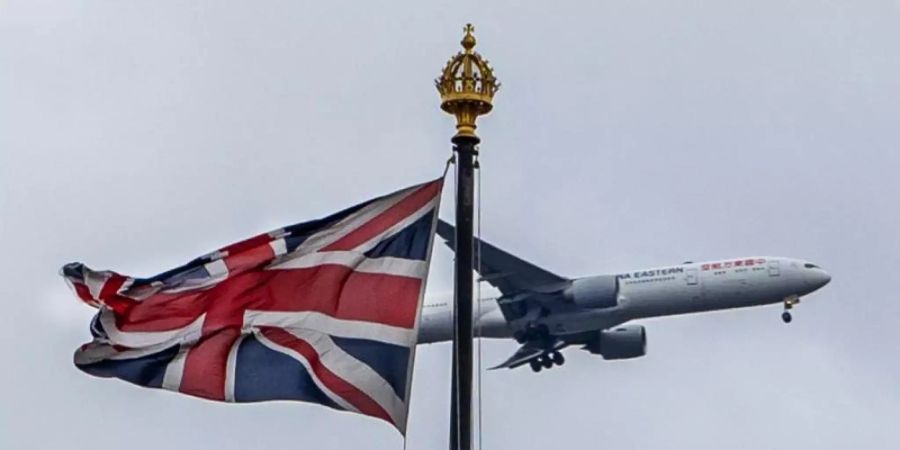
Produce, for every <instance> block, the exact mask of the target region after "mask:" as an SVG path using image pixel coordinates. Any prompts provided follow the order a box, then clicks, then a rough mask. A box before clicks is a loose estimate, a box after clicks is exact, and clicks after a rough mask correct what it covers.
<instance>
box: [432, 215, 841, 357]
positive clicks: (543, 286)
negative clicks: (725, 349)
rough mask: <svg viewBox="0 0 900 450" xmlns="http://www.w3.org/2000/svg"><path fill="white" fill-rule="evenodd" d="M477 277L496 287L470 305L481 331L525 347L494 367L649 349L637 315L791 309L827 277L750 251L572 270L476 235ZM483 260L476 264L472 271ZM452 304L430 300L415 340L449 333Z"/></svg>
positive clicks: (807, 265)
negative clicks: (566, 272) (593, 271)
mask: <svg viewBox="0 0 900 450" xmlns="http://www.w3.org/2000/svg"><path fill="white" fill-rule="evenodd" d="M437 233H438V235H439V236H440V237H441V238H442V239H443V240H444V243H445V244H446V245H447V246H449V247H450V249H451V250H453V249H454V248H455V244H454V240H455V239H454V228H453V226H452V225H450V224H448V223H447V222H444V221H443V220H440V221H439V222H438V226H437ZM475 248H476V260H477V252H478V250H479V249H480V252H481V261H480V271H479V272H480V273H479V275H480V279H479V282H487V283H489V284H490V285H492V286H493V287H494V288H496V289H497V290H499V295H498V296H496V297H492V298H485V299H482V303H481V304H480V305H478V306H477V307H475V308H474V311H475V314H478V316H477V317H474V321H475V330H476V336H478V337H485V338H513V339H515V340H516V341H518V342H519V343H520V344H521V347H520V348H519V349H518V350H517V351H516V352H515V353H514V354H513V355H512V356H510V357H509V359H507V360H506V361H504V362H503V363H501V364H499V365H497V366H496V367H492V369H500V368H509V369H514V368H516V367H519V366H523V365H526V364H528V365H529V366H530V367H531V369H532V370H533V371H535V372H540V371H541V370H542V369H550V368H552V367H554V366H561V365H563V363H564V362H565V358H564V357H563V355H562V353H561V350H562V349H564V348H566V347H569V346H581V348H582V349H584V350H587V351H588V352H590V353H592V354H597V355H600V356H601V357H603V359H605V360H619V359H630V358H637V357H641V356H644V355H645V354H646V351H647V332H646V331H645V329H644V327H643V326H641V325H634V324H626V323H627V322H630V321H632V320H635V319H644V318H649V317H660V316H671V315H676V314H689V313H698V312H705V311H715V310H721V309H730V308H743V307H749V306H761V305H768V304H775V303H782V304H783V305H784V312H783V313H782V316H781V317H782V320H783V321H784V322H785V323H790V322H791V320H792V316H791V312H790V311H791V309H793V307H794V306H796V305H797V303H799V302H800V298H801V297H802V296H805V295H808V294H810V293H812V292H814V291H816V290H818V289H819V288H821V287H823V286H825V285H826V284H828V282H829V281H831V276H830V275H829V274H828V273H827V272H826V271H825V270H824V269H822V268H821V267H819V266H817V265H815V264H813V263H811V262H808V261H803V260H800V259H795V258H782V257H768V256H752V257H744V258H730V259H724V260H718V261H709V262H690V261H688V262H684V263H682V264H676V265H671V266H664V267H657V268H651V269H644V270H635V271H630V272H623V273H615V274H604V275H596V276H589V277H583V278H574V279H572V278H566V277H562V276H559V275H556V274H554V273H552V272H550V271H548V270H546V269H543V268H541V267H538V266H536V265H534V264H532V263H530V262H528V261H525V260H524V259H521V258H519V257H517V256H515V255H513V254H511V253H508V252H506V251H503V250H501V249H500V248H498V247H495V246H493V245H491V244H489V243H487V242H484V241H480V242H479V240H478V239H477V238H476V241H475ZM478 269H479V268H478V267H477V265H476V270H478ZM451 308H452V302H451V301H443V302H430V303H428V302H426V304H425V305H424V307H423V310H422V318H421V321H420V326H419V341H418V342H419V343H420V344H429V343H434V342H441V341H448V340H450V339H451V336H452V331H453V318H452V310H451Z"/></svg>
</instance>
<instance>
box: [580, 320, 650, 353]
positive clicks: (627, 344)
mask: <svg viewBox="0 0 900 450" xmlns="http://www.w3.org/2000/svg"><path fill="white" fill-rule="evenodd" d="M584 348H585V350H587V351H589V352H591V353H593V354H595V355H601V356H603V359H629V358H637V357H639V356H644V355H645V354H646V353H647V332H646V331H644V327H642V326H640V325H628V326H624V327H618V328H614V329H612V330H604V331H601V332H599V333H597V335H596V336H595V337H594V338H593V339H591V341H590V342H588V343H587V345H585V346H584Z"/></svg>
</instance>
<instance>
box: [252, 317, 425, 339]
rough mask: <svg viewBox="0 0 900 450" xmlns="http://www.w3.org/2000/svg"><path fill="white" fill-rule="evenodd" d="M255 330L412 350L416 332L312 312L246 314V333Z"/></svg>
mask: <svg viewBox="0 0 900 450" xmlns="http://www.w3.org/2000/svg"><path fill="white" fill-rule="evenodd" d="M254 327H277V328H283V329H286V330H314V331H317V332H321V333H326V334H330V335H332V336H337V337H343V338H350V339H367V340H370V341H378V342H383V343H385V344H393V345H399V346H403V347H412V346H413V345H415V343H416V331H415V330H412V329H409V328H402V327H395V326H391V325H383V324H380V323H373V322H363V321H359V320H344V319H336V318H334V317H331V316H329V315H326V314H322V313H319V312H312V311H302V312H272V311H252V310H248V311H245V312H244V329H245V330H247V329H250V328H254Z"/></svg>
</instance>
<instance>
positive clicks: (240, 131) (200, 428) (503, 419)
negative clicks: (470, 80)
mask: <svg viewBox="0 0 900 450" xmlns="http://www.w3.org/2000/svg"><path fill="white" fill-rule="evenodd" d="M898 20H900V4H898V2H896V1H874V0H872V1H854V2H845V1H844V2H841V1H811V0H807V1H801V0H798V1H784V0H779V1H775V0H757V1H697V0H694V1H685V0H673V1H627V2H625V1H619V2H610V1H601V2H583V3H582V2H565V1H555V2H534V3H531V4H523V3H522V2H515V1H508V2H449V1H444V2H431V4H429V5H427V6H426V5H423V2H413V1H409V2H390V3H386V4H375V3H372V2H342V1H333V2H321V1H320V2H293V1H265V2H235V1H215V2H213V1H195V2H175V1H132V2H113V1H94V2H87V1H84V2H67V1H43V0H40V1H39V0H21V1H16V0H6V1H2V2H0V248H2V251H3V255H4V258H2V260H0V273H2V274H3V276H2V277H3V281H2V283H0V302H2V306H3V310H4V313H3V314H2V315H0V325H2V327H0V329H2V333H3V340H2V344H0V345H2V349H3V354H4V360H5V370H2V371H0V398H2V399H3V400H2V404H3V406H0V448H4V449H57V448H67V449H87V448H97V447H98V446H99V447H103V448H114V447H116V446H118V445H126V446H127V447H128V448H130V449H135V450H138V449H159V448H172V449H196V448H216V449H239V448H240V449H246V448H276V447H277V448H298V449H299V448H310V449H312V448H315V449H331V448H385V447H386V448H399V447H400V442H401V440H400V437H399V435H397V433H396V432H395V431H394V430H393V429H392V428H391V427H390V426H388V425H385V424H383V423H381V422H379V421H376V420H371V419H368V418H364V417H361V416H356V415H351V414H342V413H336V412H332V411H330V410H327V409H324V408H321V407H316V406H310V405H306V404H299V403H270V404H259V405H222V404H216V403H212V402H206V401H201V400H197V399H193V398H188V397H184V396H179V395H175V394H171V393H166V392H161V391H153V390H146V389H139V388H136V387H133V386H130V385H127V384H125V383H122V382H117V381H113V380H101V379H96V378H92V377H89V376H87V375H84V374H81V373H80V372H78V371H77V370H76V369H75V368H74V366H73V365H72V363H71V355H72V351H73V350H74V349H75V347H76V346H78V345H79V344H81V343H83V342H85V341H86V340H87V339H88V336H89V335H88V332H87V324H88V320H89V318H90V316H91V314H92V311H91V310H90V309H89V308H87V307H85V306H83V305H81V304H79V303H78V302H77V301H76V300H75V299H74V298H73V296H72V295H71V294H70V293H69V292H68V290H67V289H66V288H65V286H64V283H63V281H62V280H61V279H60V278H59V277H58V276H57V275H56V271H57V270H58V268H59V266H60V265H61V264H63V263H65V262H69V261H72V260H80V261H83V262H85V263H87V264H88V265H90V266H92V267H95V268H98V269H102V268H109V269H115V270H118V271H121V272H124V273H129V274H135V275H148V274H153V273H156V272H159V271H161V270H164V269H167V268H169V267H172V266H174V265H176V264H180V263H182V262H185V261H187V260H188V259H190V258H192V257H194V256H197V255H198V254H201V253H204V252H206V251H208V250H210V249H213V248H216V247H217V246H220V245H222V244H226V243H229V242H233V241H235V240H238V239H241V238H243V237H247V236H249V235H251V234H253V233H257V232H260V231H264V230H268V229H271V228H274V227H277V226H280V225H284V224H288V223H293V222H297V221H300V220H306V219H311V218H314V217H318V216H321V215H323V214H326V213H329V212H332V211H334V210H336V209H338V208H341V207H344V206H347V205H349V204H351V203H354V202H356V201H360V200H362V199H365V198H367V197H369V196H371V195H374V194H379V193H384V192H387V191H389V190H392V189H395V188H397V187H400V186H404V185H408V184H412V183H415V182H418V181H422V180H425V179H428V178H430V177H433V176H435V175H437V174H438V173H439V172H440V171H441V169H442V165H443V161H444V160H445V159H446V158H447V157H448V156H449V152H450V150H449V145H448V139H449V137H450V135H451V134H452V120H451V119H450V118H449V117H447V116H445V115H444V114H443V113H441V112H440V111H439V110H438V98H437V94H436V92H435V90H434V88H433V86H432V80H433V78H434V77H435V76H436V75H437V74H438V71H439V69H440V68H441V65H442V64H443V63H444V62H445V61H446V59H447V58H448V57H449V56H450V55H451V54H452V53H454V52H456V51H457V49H458V41H459V38H460V37H461V29H462V26H463V24H465V22H466V21H472V22H473V23H475V25H476V34H477V37H478V39H479V46H478V49H479V50H480V51H482V52H483V53H484V54H485V55H487V56H488V58H489V59H490V60H491V61H492V62H493V63H494V65H495V67H496V69H497V73H498V76H499V77H500V79H501V81H502V82H503V89H502V90H501V91H500V93H499V94H498V99H497V102H496V107H495V113H494V114H493V115H492V116H489V117H488V118H485V119H482V120H481V121H480V123H479V125H480V129H479V131H480V134H481V136H482V138H483V141H484V143H483V146H482V150H483V158H482V165H483V168H484V170H483V180H484V190H483V202H484V219H483V223H484V235H485V237H486V238H487V239H489V240H492V241H494V242H495V243H497V244H499V245H501V246H504V247H507V248H508V249H510V250H513V251H516V252H518V253H520V254H521V255H522V256H524V257H526V258H529V259H531V260H532V261H534V262H536V263H538V264H541V265H544V266H546V267H547V268H548V269H551V270H554V271H556V272H558V273H561V274H565V275H573V276H574V275H585V274H591V273H599V272H606V271H615V270H620V269H629V268H639V267H645V266H654V265H665V264H670V263H677V262H681V261H683V260H687V259H691V260H700V259H712V258H726V257H732V256H741V255H748V254H763V255H784V256H794V257H800V258H806V259H809V260H812V261H815V262H817V263H819V264H821V265H823V266H824V267H826V268H827V269H828V270H829V271H830V272H831V273H832V274H833V277H834V281H833V282H832V283H831V284H830V285H829V286H827V287H826V288H825V289H823V290H822V291H820V292H818V293H816V294H814V295H813V296H811V298H809V299H808V301H804V302H803V303H802V304H801V305H800V307H799V308H798V309H797V311H796V314H795V321H794V323H793V324H791V325H790V326H785V325H783V324H782V323H781V322H780V320H779V317H778V316H779V313H780V311H779V309H778V307H767V308H757V309H751V310H741V311H729V312H721V313H712V314H704V315H696V316H686V317H680V318H669V319H657V320H651V321H645V322H644V324H645V325H646V326H647V327H648V333H649V340H650V349H649V354H648V355H647V356H646V357H645V358H642V359H637V360H633V361H625V362H616V363H611V362H604V361H602V360H601V359H599V358H597V357H592V356H591V355H589V354H587V353H583V354H582V352H579V351H577V350H570V351H569V352H568V357H569V358H568V359H569V363H568V364H567V365H566V366H565V367H563V368H561V369H557V370H553V371H550V372H547V373H541V374H540V375H535V374H532V373H531V372H530V371H527V370H517V371H501V372H490V373H486V374H485V375H484V377H483V381H484V391H485V394H484V397H483V401H484V413H485V416H484V424H485V428H486V432H485V433H484V442H485V448H509V449H514V448H563V447H565V448H572V449H581V448H584V449H598V448H617V449H631V448H642V449H643V448H692V449H721V448H748V449H758V448H802V449H845V448H869V449H889V448H898V447H900V431H898V430H897V423H898V419H900V360H898V350H900V348H898V341H900V331H898V324H900V302H898V301H897V300H898V298H897V297H898V296H897V293H896V283H895V280H896V279H897V276H896V271H897V267H900V243H898V242H900V241H898V239H897V237H896V236H897V231H898V229H900V207H898V196H900V177H898V176H897V173H898V170H900V152H898V151H897V146H898V142H900V126H898V122H897V121H898V117H900V51H898V50H900V48H898V43H900V27H898V26H897V23H898ZM448 186H452V183H449V184H448ZM447 193H448V194H449V190H448V191H447ZM445 198H449V197H445ZM447 204H450V202H449V201H447ZM451 212H452V211H451V208H446V209H445V210H444V214H443V216H444V217H452V214H451ZM451 279H452V275H451V265H450V254H449V252H447V251H446V250H444V249H440V250H438V251H436V253H435V262H434V265H433V273H432V281H431V285H430V286H429V287H430V290H431V291H436V292H438V291H446V290H449V289H450V286H451ZM514 347H515V344H514V343H512V342H486V343H485V345H484V358H485V361H486V363H488V364H490V363H494V362H497V361H499V360H501V359H503V358H505V357H506V356H507V355H508V354H509V353H510V352H512V351H513V350H514ZM448 361H449V348H448V346H447V345H446V344H438V345H432V346H428V347H422V348H421V349H420V352H419V357H418V360H417V364H416V374H415V384H414V387H413V403H412V413H411V414H412V419H411V422H410V434H409V439H410V441H409V448H415V449H443V448H446V447H445V445H446V444H445V442H446V437H447V409H448V408H447V406H448V395H449V394H448V380H447V379H448V373H449V371H448ZM126 443H127V444H126Z"/></svg>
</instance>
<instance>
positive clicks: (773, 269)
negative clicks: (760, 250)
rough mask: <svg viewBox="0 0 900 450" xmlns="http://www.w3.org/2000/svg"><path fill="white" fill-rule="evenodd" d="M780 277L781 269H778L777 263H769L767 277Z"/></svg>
mask: <svg viewBox="0 0 900 450" xmlns="http://www.w3.org/2000/svg"><path fill="white" fill-rule="evenodd" d="M778 275H781V269H780V268H779V267H778V261H769V276H770V277H777V276H778Z"/></svg>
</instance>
